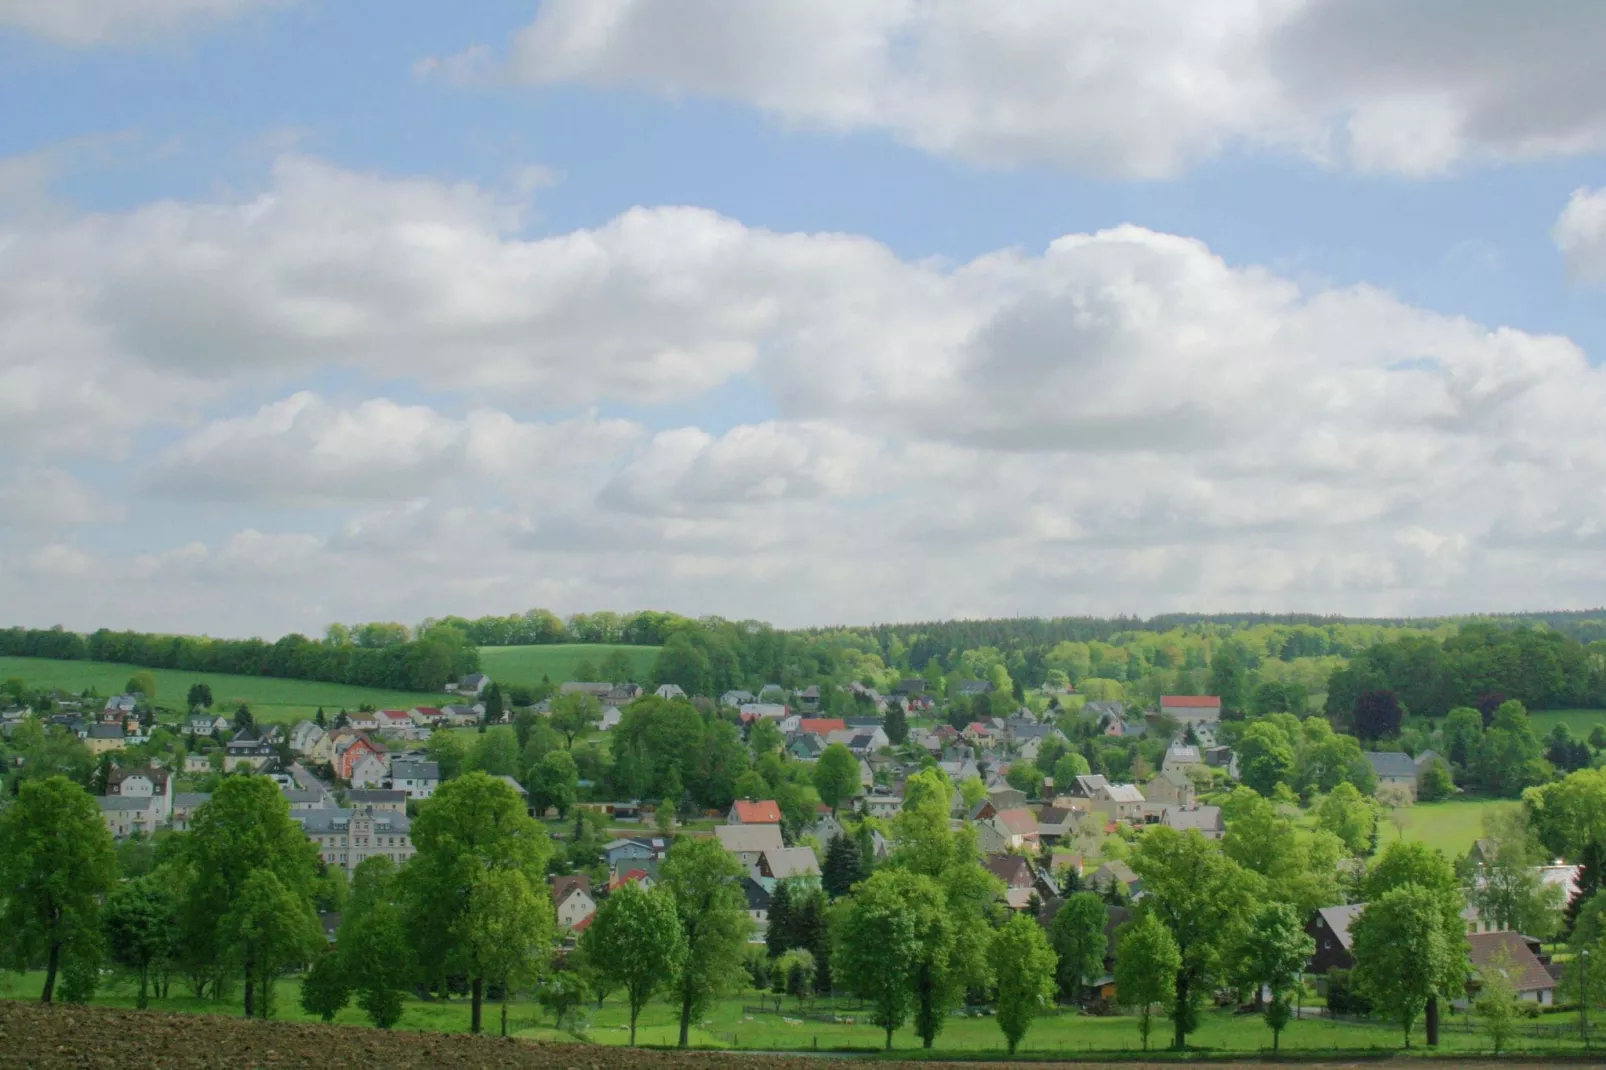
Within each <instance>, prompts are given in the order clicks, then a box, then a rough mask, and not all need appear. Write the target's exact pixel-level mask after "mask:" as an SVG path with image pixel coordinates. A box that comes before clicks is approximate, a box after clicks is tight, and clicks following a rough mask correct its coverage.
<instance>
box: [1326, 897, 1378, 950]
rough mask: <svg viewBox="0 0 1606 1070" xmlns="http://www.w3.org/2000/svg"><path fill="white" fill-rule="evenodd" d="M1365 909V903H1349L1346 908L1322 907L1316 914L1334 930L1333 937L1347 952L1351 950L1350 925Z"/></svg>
mask: <svg viewBox="0 0 1606 1070" xmlns="http://www.w3.org/2000/svg"><path fill="white" fill-rule="evenodd" d="M1365 909H1366V904H1365V903H1349V904H1346V905H1344V906H1336V907H1322V908H1321V909H1319V910H1317V911H1316V913H1318V914H1320V915H1321V916H1322V920H1323V921H1325V922H1327V927H1328V928H1329V929H1331V930H1333V935H1334V936H1336V937H1337V938H1338V943H1339V945H1340V946H1341V947H1343V949H1344V950H1345V951H1348V950H1349V949H1350V935H1349V927H1350V923H1351V922H1353V921H1354V920H1355V919H1356V918H1358V917H1360V915H1361V911H1363V910H1365Z"/></svg>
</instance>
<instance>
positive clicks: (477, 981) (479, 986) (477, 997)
mask: <svg viewBox="0 0 1606 1070" xmlns="http://www.w3.org/2000/svg"><path fill="white" fill-rule="evenodd" d="M484 985H485V982H484V981H483V980H482V979H481V978H478V977H476V978H474V988H473V992H474V1010H473V1013H472V1014H471V1015H470V1017H469V1027H468V1031H469V1032H470V1033H475V1034H478V1033H479V1031H480V1006H481V999H482V997H483V996H484V995H485V988H484Z"/></svg>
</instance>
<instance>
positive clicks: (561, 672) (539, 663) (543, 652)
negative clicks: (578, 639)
mask: <svg viewBox="0 0 1606 1070" xmlns="http://www.w3.org/2000/svg"><path fill="white" fill-rule="evenodd" d="M615 650H623V651H624V652H625V653H626V654H627V655H628V656H629V658H630V664H631V666H632V668H633V669H634V670H635V678H636V679H637V680H638V681H641V680H646V679H647V677H648V676H649V675H650V674H651V673H652V667H653V663H654V662H655V661H657V660H658V647H655V646H609V645H606V644H602V643H558V644H555V645H553V646H482V647H480V668H481V669H482V670H483V671H484V672H485V673H487V674H488V675H489V676H490V678H491V679H493V680H495V681H497V682H498V683H501V684H528V685H531V686H533V685H535V684H538V683H540V682H541V677H542V676H545V677H547V678H548V679H550V680H551V681H552V682H553V683H555V684H561V683H563V682H564V681H565V680H573V679H574V678H575V671H576V670H577V669H578V668H579V666H580V663H581V662H583V661H589V662H591V663H592V664H593V665H601V664H602V659H603V658H605V657H607V656H608V654H609V653H610V652H612V651H615Z"/></svg>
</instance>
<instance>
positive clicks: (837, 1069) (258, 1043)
mask: <svg viewBox="0 0 1606 1070" xmlns="http://www.w3.org/2000/svg"><path fill="white" fill-rule="evenodd" d="M866 1062H867V1060H863V1059H858V1060H854V1059H833V1058H826V1057H821V1058H813V1057H802V1058H800V1057H795V1056H768V1055H753V1054H737V1055H724V1054H718V1053H698V1052H687V1053H678V1052H652V1051H628V1050H622V1049H619V1048H604V1047H589V1046H583V1045H545V1044H541V1045H537V1044H530V1043H524V1042H520V1041H513V1040H500V1039H495V1038H490V1037H470V1036H463V1035H446V1034H438V1033H401V1032H392V1033H385V1032H380V1031H378V1030H374V1029H364V1028H356V1027H351V1026H325V1025H304V1024H299V1023H292V1022H249V1021H244V1020H242V1019H231V1018H219V1017H212V1016H206V1015H182V1014H161V1013H154V1012H140V1011H128V1010H117V1009H113V1008H105V1007H67V1006H55V1007H43V1006H40V1005H39V1004H35V1003H18V1002H9V1001H4V1002H0V1067H4V1068H11V1067H30V1068H34V1067H38V1068H56V1067H61V1068H73V1070H124V1068H129V1067H138V1068H140V1070H281V1068H284V1070H289V1068H297V1070H302V1068H320V1070H321V1068H324V1067H330V1068H342V1070H369V1068H372V1070H436V1068H442V1070H515V1068H516V1070H692V1068H700V1070H719V1068H729V1070H844V1068H846V1067H850V1066H858V1067H861V1068H862V1067H863V1066H865V1065H866ZM1436 1062H1437V1063H1438V1064H1439V1065H1445V1066H1448V1065H1454V1066H1456V1067H1460V1068H1469V1070H1479V1068H1491V1070H1492V1068H1494V1067H1500V1068H1502V1070H1513V1068H1516V1067H1520V1066H1534V1065H1545V1064H1541V1063H1535V1062H1532V1061H1525V1062H1522V1063H1518V1062H1493V1061H1487V1060H1484V1061H1479V1062H1475V1063H1474V1062H1460V1061H1455V1062H1454V1063H1453V1064H1452V1063H1451V1062H1450V1061H1449V1060H1442V1059H1441V1060H1436ZM874 1065H877V1066H886V1067H895V1066H903V1067H913V1066H917V1065H921V1064H918V1063H908V1062H898V1063H894V1062H881V1061H879V1060H877V1061H875V1062H874ZM925 1065H928V1066H929V1065H932V1064H925ZM936 1065H940V1066H944V1067H952V1068H954V1070H964V1068H965V1067H967V1066H972V1067H974V1066H977V1065H981V1064H974V1063H970V1064H967V1063H962V1062H943V1063H939V1064H936ZM984 1065H986V1066H988V1067H990V1068H993V1070H998V1068H1000V1067H1007V1066H1008V1065H1009V1064H1004V1063H996V1062H995V1063H987V1064H984ZM1020 1065H1022V1066H1031V1067H1036V1068H1039V1070H1041V1068H1043V1067H1046V1066H1061V1067H1070V1066H1076V1065H1105V1066H1107V1065H1110V1064H1108V1063H1104V1064H1076V1063H1041V1062H1033V1063H1023V1064H1020ZM1119 1065H1121V1066H1123V1067H1129V1068H1132V1070H1145V1068H1153V1070H1158V1068H1159V1067H1176V1066H1185V1065H1189V1064H1187V1063H1185V1062H1178V1061H1167V1062H1158V1061H1157V1062H1154V1063H1139V1062H1122V1063H1120V1064H1119ZM1201 1065H1208V1066H1213V1067H1222V1068H1233V1070H1254V1068H1256V1067H1259V1066H1262V1065H1268V1064H1258V1063H1247V1062H1225V1061H1223V1062H1215V1061H1212V1062H1209V1063H1204V1064H1201ZM1270 1065H1282V1066H1286V1065H1288V1064H1286V1063H1283V1064H1270ZM1296 1065H1300V1066H1320V1067H1333V1068H1337V1067H1342V1066H1353V1067H1358V1068H1359V1067H1365V1068H1368V1070H1382V1068H1389V1067H1408V1066H1410V1067H1422V1066H1423V1065H1424V1064H1423V1063H1422V1062H1419V1061H1416V1060H1402V1059H1389V1060H1357V1061H1350V1062H1344V1061H1333V1062H1300V1063H1298V1064H1296ZM1549 1065H1556V1064H1554V1063H1552V1064H1549ZM1573 1065H1580V1063H1577V1062H1575V1063H1574V1064H1573Z"/></svg>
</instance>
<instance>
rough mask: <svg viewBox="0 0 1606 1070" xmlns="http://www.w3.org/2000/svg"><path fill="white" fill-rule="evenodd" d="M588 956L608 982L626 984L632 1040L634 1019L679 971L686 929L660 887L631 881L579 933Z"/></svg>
mask: <svg viewBox="0 0 1606 1070" xmlns="http://www.w3.org/2000/svg"><path fill="white" fill-rule="evenodd" d="M580 947H581V949H582V950H583V951H584V952H585V956H586V962H587V963H588V964H589V965H590V968H591V969H593V970H595V971H597V973H598V974H600V975H601V976H602V977H604V978H606V980H607V982H608V983H609V984H610V985H611V986H613V987H618V988H623V989H624V990H625V996H626V999H627V1000H628V1001H629V1004H630V1046H631V1047H632V1048H633V1047H635V1046H636V1019H637V1018H638V1017H640V1015H641V1008H643V1007H645V1006H646V1005H647V1000H649V999H650V998H652V994H653V992H655V991H656V990H657V989H658V988H659V987H660V986H663V985H667V984H669V983H670V981H671V980H672V979H673V978H674V977H675V976H676V975H677V974H678V973H679V972H680V966H681V962H682V961H683V960H684V959H685V957H686V935H685V932H684V930H682V929H681V926H680V916H679V914H678V912H677V911H676V910H675V900H674V897H673V896H671V895H670V893H669V892H668V891H667V890H666V889H663V888H654V889H652V890H651V891H648V890H646V889H644V888H642V887H641V886H640V885H639V884H636V883H634V882H632V883H629V884H625V885H623V886H622V887H620V888H619V889H618V890H617V891H615V892H614V893H613V894H612V895H610V896H609V897H608V899H607V901H606V902H604V903H603V904H602V908H601V909H600V910H598V911H597V914H596V919H595V920H594V921H592V923H591V927H590V928H589V929H587V930H586V932H585V935H584V936H582V937H581V938H580Z"/></svg>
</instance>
